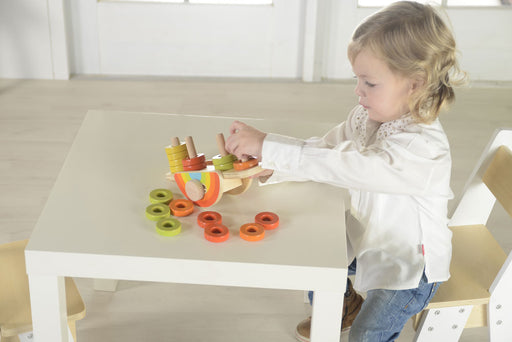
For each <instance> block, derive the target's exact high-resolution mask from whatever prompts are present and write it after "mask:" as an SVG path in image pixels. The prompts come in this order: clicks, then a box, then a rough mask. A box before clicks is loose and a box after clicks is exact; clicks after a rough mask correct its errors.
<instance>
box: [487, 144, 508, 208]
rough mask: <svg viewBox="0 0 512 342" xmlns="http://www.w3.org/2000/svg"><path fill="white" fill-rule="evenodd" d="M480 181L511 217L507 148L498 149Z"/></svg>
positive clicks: (503, 146)
mask: <svg viewBox="0 0 512 342" xmlns="http://www.w3.org/2000/svg"><path fill="white" fill-rule="evenodd" d="M482 181H483V182H484V183H485V185H487V187H488V188H489V190H491V192H492V193H493V195H494V197H496V199H497V200H498V202H500V204H501V205H502V206H503V208H504V209H505V210H506V211H507V213H508V214H509V215H510V216H512V151H511V150H510V149H509V148H508V147H507V146H505V145H502V146H500V147H499V148H498V150H497V151H496V153H495V155H494V158H493V159H492V161H491V164H489V167H488V168H487V170H486V171H485V173H484V176H483V177H482Z"/></svg>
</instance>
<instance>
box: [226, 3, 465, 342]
mask: <svg viewBox="0 0 512 342" xmlns="http://www.w3.org/2000/svg"><path fill="white" fill-rule="evenodd" d="M455 54H456V50H455V41H454V39H453V36H452V34H451V32H450V30H449V29H448V27H447V26H446V25H445V23H444V22H443V21H442V19H441V18H440V17H439V16H438V14H437V13H436V12H435V10H434V9H433V8H432V7H430V6H428V5H422V4H419V3H415V2H397V3H394V4H392V5H390V6H388V7H386V8H384V9H383V10H381V11H379V12H377V13H376V14H374V15H372V16H370V17H369V18H367V19H366V20H365V21H364V22H363V23H362V24H360V26H359V27H358V28H357V29H356V31H355V33H354V35H353V37H352V41H351V42H350V44H349V47H348V57H349V59H350V62H351V64H352V68H353V71H354V73H355V76H356V78H357V86H356V89H355V92H356V94H357V95H358V96H359V105H358V106H357V107H355V108H354V109H353V110H352V111H351V113H350V114H349V116H348V118H347V120H346V121H345V122H343V123H341V124H340V125H339V126H337V127H334V128H333V129H332V130H330V131H329V132H328V133H327V134H326V135H325V136H324V137H322V138H310V139H307V140H301V139H295V138H291V137H285V136H280V135H276V134H266V133H264V132H261V131H258V130H257V129H255V128H253V127H250V126H247V125H245V124H243V123H241V122H238V121H236V122H234V123H233V124H232V126H231V128H230V131H231V136H230V137H229V138H228V139H227V142H226V149H227V150H228V151H230V152H231V153H233V154H235V155H236V156H238V157H239V158H244V157H247V156H249V155H252V156H256V157H258V158H260V160H261V163H262V166H263V167H264V168H265V169H266V170H265V171H264V172H263V173H262V174H261V175H260V176H265V177H266V178H268V180H267V183H274V182H280V181H285V180H312V181H317V182H324V183H329V184H332V185H335V186H340V187H344V188H347V189H348V190H349V192H350V195H351V208H350V211H349V214H348V215H347V222H346V227H347V244H348V257H349V260H353V262H352V263H351V265H350V267H349V274H350V273H353V271H355V282H354V288H355V289H356V290H358V291H366V292H367V298H366V300H365V301H364V302H363V304H362V305H361V302H362V300H361V298H360V296H359V295H355V294H354V293H355V292H354V291H353V290H352V289H351V287H350V284H349V286H348V287H349V288H348V290H347V293H346V297H345V305H344V314H345V317H344V319H343V329H347V328H349V327H350V325H351V323H352V320H353V323H352V325H351V329H350V335H349V341H372V342H373V341H394V340H395V339H396V338H397V337H398V335H399V334H400V332H401V330H402V328H403V326H404V324H405V323H406V322H407V320H409V318H410V317H411V316H413V315H414V314H416V313H418V312H420V311H421V310H422V309H423V308H424V307H425V306H426V305H427V304H428V303H429V301H430V300H431V298H432V297H433V295H434V293H435V292H436V290H437V288H438V286H439V283H440V282H443V281H445V280H447V279H448V278H449V277H450V273H449V266H450V258H451V232H450V230H449V229H448V227H447V202H448V200H449V199H451V198H452V197H453V195H452V192H451V190H450V185H449V183H450V172H451V157H450V150H449V145H448V139H447V137H446V135H445V133H444V131H443V128H442V127H441V124H440V123H439V120H438V115H439V111H440V109H441V107H443V105H445V104H446V103H450V102H452V101H453V100H454V92H453V89H452V86H453V85H454V83H458V82H459V81H462V79H463V78H464V75H463V73H462V72H461V71H460V70H459V68H458V63H457V60H456V57H455ZM456 78H458V81H455V79H456ZM356 261H357V262H356ZM359 309H360V311H359ZM358 311H359V313H358V314H357V312H358ZM356 315H357V316H356ZM354 317H355V320H354ZM309 327H310V320H305V321H303V322H301V323H300V324H299V325H298V327H297V332H296V336H297V338H298V339H299V340H300V341H309Z"/></svg>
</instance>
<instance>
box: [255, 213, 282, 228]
mask: <svg viewBox="0 0 512 342" xmlns="http://www.w3.org/2000/svg"><path fill="white" fill-rule="evenodd" d="M254 220H255V221H256V223H259V224H261V225H262V226H263V228H265V230H271V229H276V228H277V227H278V226H279V216H277V215H276V214H274V213H271V212H270V211H264V212H261V213H259V214H258V215H256V217H255V218H254Z"/></svg>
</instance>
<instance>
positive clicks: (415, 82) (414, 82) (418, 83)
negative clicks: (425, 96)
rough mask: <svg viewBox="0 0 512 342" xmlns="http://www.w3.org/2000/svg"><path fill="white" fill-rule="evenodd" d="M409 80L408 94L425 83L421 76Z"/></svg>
mask: <svg viewBox="0 0 512 342" xmlns="http://www.w3.org/2000/svg"><path fill="white" fill-rule="evenodd" d="M410 82H411V83H410V88H409V95H410V94H412V93H414V92H415V91H416V90H418V89H421V88H422V87H423V85H424V84H425V81H424V80H423V79H421V78H416V79H411V80H410Z"/></svg>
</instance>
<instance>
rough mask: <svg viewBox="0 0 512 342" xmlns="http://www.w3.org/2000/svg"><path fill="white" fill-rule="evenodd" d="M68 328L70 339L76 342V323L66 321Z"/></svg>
mask: <svg viewBox="0 0 512 342" xmlns="http://www.w3.org/2000/svg"><path fill="white" fill-rule="evenodd" d="M68 327H69V332H70V334H71V336H70V337H72V338H73V342H77V340H76V321H68Z"/></svg>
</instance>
